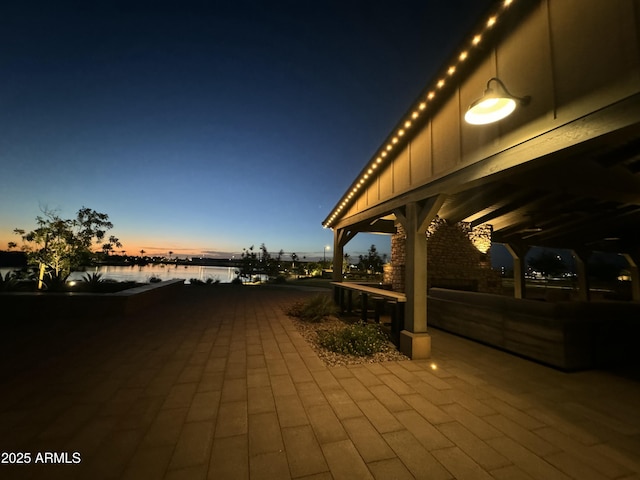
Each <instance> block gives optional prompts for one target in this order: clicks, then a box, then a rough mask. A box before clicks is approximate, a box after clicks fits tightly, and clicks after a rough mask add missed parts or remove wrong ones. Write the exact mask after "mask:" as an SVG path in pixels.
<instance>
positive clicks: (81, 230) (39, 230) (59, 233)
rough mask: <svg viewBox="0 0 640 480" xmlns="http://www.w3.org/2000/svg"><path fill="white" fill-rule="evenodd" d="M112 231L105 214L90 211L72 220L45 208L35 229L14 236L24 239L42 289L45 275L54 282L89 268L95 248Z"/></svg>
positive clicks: (20, 230) (17, 232) (82, 211)
mask: <svg viewBox="0 0 640 480" xmlns="http://www.w3.org/2000/svg"><path fill="white" fill-rule="evenodd" d="M111 228H113V224H112V223H111V222H110V221H109V216H108V215H107V214H106V213H100V212H97V211H95V210H92V209H90V208H87V207H82V208H81V209H80V210H78V212H77V214H76V217H75V218H72V219H64V218H61V217H60V216H59V215H58V214H57V212H56V211H54V210H49V209H47V208H45V209H43V211H42V215H38V216H37V217H36V228H35V229H33V230H31V231H26V230H24V229H21V228H16V229H14V233H15V234H16V235H20V237H21V238H22V242H23V245H22V250H23V251H24V252H25V253H26V254H27V258H28V260H29V262H30V263H32V264H35V265H37V266H38V289H41V288H42V286H43V279H44V275H45V274H48V275H49V276H50V277H51V279H52V281H54V280H58V279H64V278H66V277H67V276H68V275H69V274H70V273H71V271H72V270H73V269H74V268H77V267H79V266H81V265H83V264H86V263H87V262H88V261H89V260H90V259H91V256H92V247H93V246H94V244H100V243H101V242H102V241H103V240H104V238H105V235H106V232H107V230H110V229H111ZM111 238H115V237H111ZM116 240H117V239H116ZM118 243H119V242H118Z"/></svg>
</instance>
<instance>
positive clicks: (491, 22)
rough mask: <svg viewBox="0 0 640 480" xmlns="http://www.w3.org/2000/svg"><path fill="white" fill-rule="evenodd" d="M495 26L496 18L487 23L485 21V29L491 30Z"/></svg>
mask: <svg viewBox="0 0 640 480" xmlns="http://www.w3.org/2000/svg"><path fill="white" fill-rule="evenodd" d="M495 24H496V17H491V18H490V19H489V20H488V21H487V27H489V28H491V27H493V26H494V25H495Z"/></svg>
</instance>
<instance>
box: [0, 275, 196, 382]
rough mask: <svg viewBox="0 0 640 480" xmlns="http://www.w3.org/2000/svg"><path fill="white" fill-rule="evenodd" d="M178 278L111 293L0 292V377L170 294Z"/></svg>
mask: <svg viewBox="0 0 640 480" xmlns="http://www.w3.org/2000/svg"><path fill="white" fill-rule="evenodd" d="M183 285H184V281H183V280H169V281H166V282H160V283H154V284H151V285H145V286H142V287H136V288H131V289H128V290H123V291H121V292H117V293H104V294H91V293H26V292H16V293H2V294H0V312H1V313H2V320H1V321H0V327H1V328H2V335H0V380H1V379H3V378H10V377H11V376H16V375H20V374H21V373H22V372H25V371H27V370H29V369H30V368H34V367H36V366H38V365H40V364H44V363H46V362H49V361H51V360H52V359H53V358H55V357H56V356H57V355H59V354H61V353H63V352H66V351H68V350H70V349H73V348H74V347H76V346H77V345H79V344H81V343H82V342H83V341H85V340H86V339H88V338H91V337H95V336H97V335H100V334H101V332H103V331H104V329H106V328H108V327H109V326H110V325H113V323H114V322H118V321H122V320H128V319H127V317H128V316H130V315H131V314H135V313H136V312H139V311H141V310H142V309H145V308H147V307H149V306H151V305H154V304H157V303H160V302H164V301H166V300H168V299H171V298H172V297H174V296H175V295H176V294H177V293H178V292H179V291H180V289H182V286H183Z"/></svg>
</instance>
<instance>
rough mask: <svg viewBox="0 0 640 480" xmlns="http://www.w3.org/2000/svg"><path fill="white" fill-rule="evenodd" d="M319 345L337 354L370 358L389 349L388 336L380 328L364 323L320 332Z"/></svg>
mask: <svg viewBox="0 0 640 480" xmlns="http://www.w3.org/2000/svg"><path fill="white" fill-rule="evenodd" d="M318 343H319V344H320V345H321V346H322V347H324V348H326V349H327V350H330V351H332V352H336V353H343V354H348V355H357V356H368V355H373V354H374V353H378V352H382V351H384V350H386V349H387V348H388V345H389V343H388V339H387V335H386V334H385V333H384V332H383V331H382V329H381V328H380V326H378V325H374V324H364V323H362V322H359V323H355V324H352V325H345V327H344V328H343V329H340V330H335V331H319V332H318Z"/></svg>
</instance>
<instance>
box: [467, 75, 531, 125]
mask: <svg viewBox="0 0 640 480" xmlns="http://www.w3.org/2000/svg"><path fill="white" fill-rule="evenodd" d="M492 82H493V83H495V84H496V85H497V86H498V88H491V83H492ZM530 101H531V97H530V96H526V97H516V96H515V95H512V94H511V93H510V92H509V90H507V87H505V85H504V83H502V80H500V79H499V78H496V77H493V78H490V79H489V81H488V82H487V89H486V90H485V91H484V95H483V96H482V97H481V98H479V99H478V100H476V101H475V102H473V103H472V104H471V105H470V106H469V109H468V110H467V113H465V115H464V120H465V121H466V122H467V123H470V124H471V125H486V124H488V123H493V122H497V121H498V120H502V119H503V118H505V117H508V116H509V115H511V114H512V113H513V111H514V110H515V109H516V107H517V106H518V104H519V105H521V106H525V105H528V104H529V102H530Z"/></svg>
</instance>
